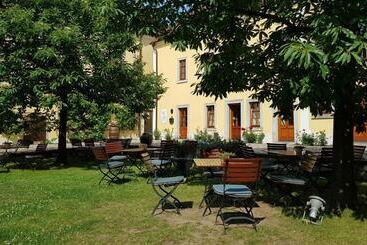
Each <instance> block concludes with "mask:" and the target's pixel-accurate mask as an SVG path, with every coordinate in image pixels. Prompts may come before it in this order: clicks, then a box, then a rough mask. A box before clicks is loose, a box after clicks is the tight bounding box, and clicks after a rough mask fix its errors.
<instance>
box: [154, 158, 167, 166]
mask: <svg viewBox="0 0 367 245" xmlns="http://www.w3.org/2000/svg"><path fill="white" fill-rule="evenodd" d="M151 163H152V164H153V165H154V166H162V165H167V164H169V163H171V161H170V160H159V159H153V160H151Z"/></svg>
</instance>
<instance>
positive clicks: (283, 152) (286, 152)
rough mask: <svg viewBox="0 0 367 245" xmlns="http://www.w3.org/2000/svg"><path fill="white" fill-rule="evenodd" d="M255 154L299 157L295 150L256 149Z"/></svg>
mask: <svg viewBox="0 0 367 245" xmlns="http://www.w3.org/2000/svg"><path fill="white" fill-rule="evenodd" d="M254 152H255V154H257V155H271V154H273V155H278V156H284V157H298V156H299V155H297V153H296V152H295V151H294V150H268V149H256V150H255V149H254Z"/></svg>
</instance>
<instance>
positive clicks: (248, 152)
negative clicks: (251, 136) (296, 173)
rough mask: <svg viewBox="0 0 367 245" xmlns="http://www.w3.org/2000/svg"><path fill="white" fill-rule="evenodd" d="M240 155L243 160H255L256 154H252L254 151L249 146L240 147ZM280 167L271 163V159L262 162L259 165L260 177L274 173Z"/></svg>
mask: <svg viewBox="0 0 367 245" xmlns="http://www.w3.org/2000/svg"><path fill="white" fill-rule="evenodd" d="M241 153H242V156H243V157H244V158H256V157H257V156H256V153H255V152H254V149H253V148H252V147H250V146H242V148H241ZM281 167H282V166H281V165H279V164H277V163H276V162H274V161H272V160H271V159H270V160H269V161H267V159H266V160H263V161H262V163H261V175H262V176H266V175H267V174H268V173H270V172H274V171H276V170H278V169H280V168H281Z"/></svg>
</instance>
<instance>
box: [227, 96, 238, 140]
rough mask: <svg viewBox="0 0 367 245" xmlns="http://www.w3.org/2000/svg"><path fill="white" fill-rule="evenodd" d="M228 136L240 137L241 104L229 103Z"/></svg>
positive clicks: (232, 137)
mask: <svg viewBox="0 0 367 245" xmlns="http://www.w3.org/2000/svg"><path fill="white" fill-rule="evenodd" d="M228 106H229V138H230V139H231V140H240V139H241V104H240V103H235V104H229V105H228Z"/></svg>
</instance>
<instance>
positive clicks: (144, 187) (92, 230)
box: [0, 166, 367, 244]
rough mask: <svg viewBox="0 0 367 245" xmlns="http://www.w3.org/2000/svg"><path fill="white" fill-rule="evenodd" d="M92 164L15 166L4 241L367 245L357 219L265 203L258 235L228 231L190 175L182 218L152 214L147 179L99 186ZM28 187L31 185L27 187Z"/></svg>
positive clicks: (7, 179) (0, 211) (1, 228)
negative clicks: (318, 218) (292, 211)
mask: <svg viewBox="0 0 367 245" xmlns="http://www.w3.org/2000/svg"><path fill="white" fill-rule="evenodd" d="M99 178H100V174H99V173H98V172H97V171H96V170H95V169H94V168H91V167H88V166H84V167H73V168H67V169H51V170H44V171H32V170H15V169H12V170H11V172H10V173H8V174H4V175H2V176H1V178H0V194H1V196H2V200H3V201H2V202H1V203H0V241H2V242H5V243H19V242H23V243H37V244H40V243H44V244H45V243H47V244H50V243H65V242H66V243H71V244H80V243H87V244H90V243H104V244H106V243H120V244H121V243H123V244H144V243H145V244H190V243H196V244H197V243H202V244H208V243H212V244H252V243H261V244H274V243H278V244H311V243H318V244H330V243H334V244H346V243H349V244H351V243H353V244H365V243H366V237H365V236H363V235H362V234H364V233H365V231H366V229H367V224H366V223H365V222H362V221H360V220H357V219H356V218H355V217H353V214H352V212H351V211H346V212H344V213H343V216H342V217H340V218H339V217H335V216H334V217H326V218H325V219H324V222H323V224H322V225H321V226H313V225H308V224H305V223H303V222H302V221H301V220H300V219H296V218H294V217H288V216H287V215H285V214H284V213H282V208H280V207H272V206H270V205H269V204H267V203H264V202H262V201H260V202H258V204H259V207H258V208H254V214H255V216H256V217H263V218H264V220H263V221H262V222H261V223H260V224H259V226H258V232H255V231H254V230H253V229H251V228H249V227H244V226H238V227H236V226H231V228H230V229H228V230H227V234H226V235H224V234H223V228H222V226H221V225H214V223H215V222H214V221H215V214H211V215H209V216H205V217H203V216H202V215H201V213H202V209H199V207H198V206H199V203H200V201H201V198H202V194H203V188H204V185H203V183H200V182H193V181H190V180H188V181H187V183H186V184H183V185H181V186H180V187H179V188H178V189H177V192H176V195H177V196H179V197H180V200H181V201H183V202H192V203H193V205H192V207H191V208H184V209H182V210H181V215H178V214H176V213H174V212H165V213H163V214H160V215H156V216H151V210H152V207H153V206H154V205H155V204H156V202H157V196H156V195H155V194H154V193H153V191H152V187H151V185H149V184H147V183H146V178H143V177H133V178H129V180H130V181H128V182H127V183H124V184H119V185H111V186H108V187H106V186H105V185H98V181H97V180H98V179H99ZM25 186H27V188H25Z"/></svg>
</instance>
